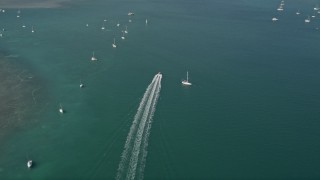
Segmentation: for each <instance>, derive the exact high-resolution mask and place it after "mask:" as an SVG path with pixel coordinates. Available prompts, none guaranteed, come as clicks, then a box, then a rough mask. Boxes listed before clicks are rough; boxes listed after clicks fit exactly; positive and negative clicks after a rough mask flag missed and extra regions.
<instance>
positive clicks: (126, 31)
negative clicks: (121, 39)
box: [124, 26, 128, 34]
mask: <svg viewBox="0 0 320 180" xmlns="http://www.w3.org/2000/svg"><path fill="white" fill-rule="evenodd" d="M124 33H126V34H127V33H128V26H126V30H124Z"/></svg>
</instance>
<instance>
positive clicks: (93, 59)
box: [91, 51, 98, 61]
mask: <svg viewBox="0 0 320 180" xmlns="http://www.w3.org/2000/svg"><path fill="white" fill-rule="evenodd" d="M96 60H98V59H97V58H96V57H95V56H94V51H93V52H92V57H91V61H96Z"/></svg>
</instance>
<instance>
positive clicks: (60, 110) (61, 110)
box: [59, 104, 64, 114]
mask: <svg viewBox="0 0 320 180" xmlns="http://www.w3.org/2000/svg"><path fill="white" fill-rule="evenodd" d="M59 112H60V113H61V114H63V113H64V110H63V109H62V105H61V104H60V108H59Z"/></svg>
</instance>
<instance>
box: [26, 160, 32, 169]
mask: <svg viewBox="0 0 320 180" xmlns="http://www.w3.org/2000/svg"><path fill="white" fill-rule="evenodd" d="M27 166H28V168H31V167H32V160H29V161H28V162H27Z"/></svg>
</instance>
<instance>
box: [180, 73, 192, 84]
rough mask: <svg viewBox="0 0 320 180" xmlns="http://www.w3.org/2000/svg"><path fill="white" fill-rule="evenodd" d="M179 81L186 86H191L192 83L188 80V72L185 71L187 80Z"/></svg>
mask: <svg viewBox="0 0 320 180" xmlns="http://www.w3.org/2000/svg"><path fill="white" fill-rule="evenodd" d="M181 83H182V84H183V85H186V86H191V85H192V84H191V83H190V82H189V73H188V71H187V80H182V81H181Z"/></svg>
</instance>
